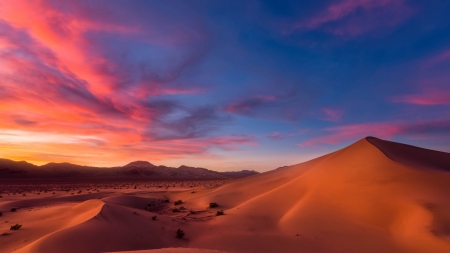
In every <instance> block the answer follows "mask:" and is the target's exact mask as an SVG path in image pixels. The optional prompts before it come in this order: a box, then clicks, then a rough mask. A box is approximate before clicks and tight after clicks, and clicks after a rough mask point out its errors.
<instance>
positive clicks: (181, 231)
mask: <svg viewBox="0 0 450 253" xmlns="http://www.w3.org/2000/svg"><path fill="white" fill-rule="evenodd" d="M184 235H185V233H184V231H183V230H181V229H178V230H177V238H179V239H182V238H183V237H184Z"/></svg>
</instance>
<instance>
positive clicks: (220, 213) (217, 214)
mask: <svg viewBox="0 0 450 253" xmlns="http://www.w3.org/2000/svg"><path fill="white" fill-rule="evenodd" d="M224 214H225V213H224V211H223V210H220V211H217V213H216V216H220V215H224Z"/></svg>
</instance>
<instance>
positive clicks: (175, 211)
mask: <svg viewBox="0 0 450 253" xmlns="http://www.w3.org/2000/svg"><path fill="white" fill-rule="evenodd" d="M172 212H174V213H179V212H180V209H178V208H174V209H172Z"/></svg>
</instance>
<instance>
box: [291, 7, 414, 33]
mask: <svg viewBox="0 0 450 253" xmlns="http://www.w3.org/2000/svg"><path fill="white" fill-rule="evenodd" d="M404 2H405V1H403V0H343V1H340V2H338V3H333V4H331V5H329V6H328V7H326V8H325V9H324V10H323V11H321V12H320V13H318V14H317V15H314V16H312V17H310V18H308V19H305V20H302V21H300V22H298V23H296V24H294V25H293V27H292V28H291V30H290V31H289V32H288V33H292V32H294V31H296V30H315V29H323V30H325V31H326V32H329V33H332V34H335V35H339V36H358V35H361V34H364V33H366V32H369V31H372V30H376V29H378V28H385V27H393V26H396V25H398V24H399V23H401V22H402V21H403V20H405V19H406V18H407V17H409V16H410V15H411V14H412V10H411V8H410V7H408V6H406V5H405V3H404Z"/></svg>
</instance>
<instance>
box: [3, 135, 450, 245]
mask: <svg viewBox="0 0 450 253" xmlns="http://www.w3.org/2000/svg"><path fill="white" fill-rule="evenodd" d="M430 152H431V153H430ZM436 152H437V151H431V150H425V149H420V148H416V147H411V146H406V145H402V144H396V143H391V142H385V141H382V140H378V139H375V138H366V139H362V140H360V141H358V142H356V143H354V144H353V145H350V146H349V147H346V148H344V149H342V150H339V151H336V152H334V153H331V154H328V155H325V156H322V157H319V158H316V159H314V160H311V161H308V162H305V163H301V164H298V165H294V166H288V167H283V168H281V169H277V170H273V171H270V172H266V173H262V174H258V175H254V176H250V177H247V178H243V179H238V180H232V181H228V182H226V183H217V182H208V183H207V182H176V183H171V182H165V183H164V185H163V186H162V185H161V184H162V183H158V182H156V183H155V182H153V183H147V184H145V183H139V184H132V183H127V184H120V185H119V184H117V185H109V186H108V187H102V186H101V184H99V185H96V186H93V187H92V188H94V189H95V191H94V189H89V190H90V193H89V191H88V190H86V189H82V187H81V186H73V187H72V188H71V189H70V190H66V191H55V194H53V192H50V191H48V192H47V193H45V192H44V191H42V192H40V194H37V192H36V191H33V190H31V191H30V192H31V193H30V192H27V193H26V194H25V196H23V193H22V194H20V193H19V191H17V193H16V192H15V195H14V194H13V193H8V194H5V192H4V190H3V192H2V193H1V195H2V198H0V211H1V212H3V215H2V216H0V233H3V234H2V235H1V236H0V252H18V253H24V252H33V253H35V252H36V253H37V252H45V253H53V252H54V253H59V252H124V251H135V252H136V253H138V252H139V253H143V252H161V253H163V252H164V253H166V252H167V253H169V252H187V253H189V252H199V253H200V252H204V253H209V252H210V253H217V252H236V253H239V252H300V253H303V252H304V253H331V252H333V253H336V252H342V253H353V252H354V253H356V252H374V253H379V252H393V253H394V252H395V253H402V252H404V253H415V252H417V253H419V252H423V253H429V252H432V253H440V252H442V253H448V252H450V198H449V196H450V173H449V171H448V170H450V162H449V161H450V159H449V157H450V154H447V153H442V152H437V153H436ZM249 169H253V168H249ZM158 184H159V185H158ZM77 187H79V188H77ZM19 188H20V187H18V188H17V187H16V188H15V189H19ZM79 190H82V192H79ZM177 200H182V203H180V204H178V205H174V202H175V201H177ZM167 201H168V202H167ZM211 202H216V203H217V204H218V207H213V208H209V204H210V203H211ZM13 207H16V208H18V209H17V211H15V212H11V211H10V209H11V208H13ZM174 209H176V210H174ZM219 210H223V211H224V215H220V216H216V213H217V211H219ZM154 216H156V219H155V220H153V219H152V217H154ZM16 223H19V224H22V225H23V227H22V228H20V229H19V230H14V231H11V230H9V228H10V226H11V225H14V224H16ZM177 229H181V230H183V231H184V232H185V236H184V237H183V238H182V239H180V238H177V237H176V236H175V235H176V231H177ZM186 248H189V249H186ZM202 249H204V250H202ZM214 250H216V251H214Z"/></svg>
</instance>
